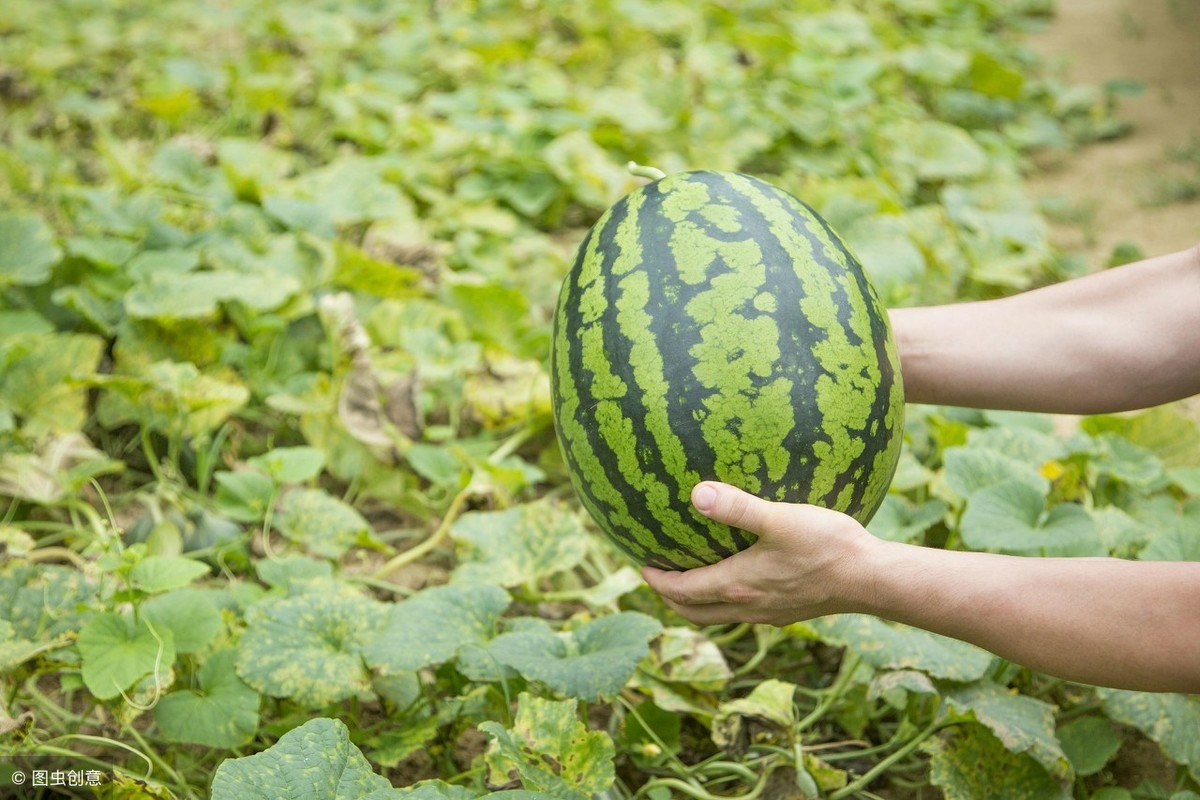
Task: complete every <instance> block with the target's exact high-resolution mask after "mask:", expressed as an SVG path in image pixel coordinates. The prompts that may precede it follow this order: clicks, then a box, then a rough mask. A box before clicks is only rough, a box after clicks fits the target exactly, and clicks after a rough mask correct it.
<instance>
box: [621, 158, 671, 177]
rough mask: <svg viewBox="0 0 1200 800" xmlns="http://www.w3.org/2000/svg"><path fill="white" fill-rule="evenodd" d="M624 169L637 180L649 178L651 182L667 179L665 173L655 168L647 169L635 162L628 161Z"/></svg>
mask: <svg viewBox="0 0 1200 800" xmlns="http://www.w3.org/2000/svg"><path fill="white" fill-rule="evenodd" d="M625 169H627V170H629V174H630V175H636V176H638V177H639V178H649V179H650V180H652V181H660V180H662V179H663V178H665V177H667V173H665V172H663V171H662V170H661V169H658V168H656V167H647V166H645V165H643V164H639V163H637V162H636V161H630V162H629V163H628V164H626V165H625Z"/></svg>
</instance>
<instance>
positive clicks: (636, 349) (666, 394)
mask: <svg viewBox="0 0 1200 800" xmlns="http://www.w3.org/2000/svg"><path fill="white" fill-rule="evenodd" d="M701 188H703V187H701ZM686 194H688V193H687V192H685V191H679V192H673V193H672V194H670V195H668V200H670V199H674V198H677V197H678V196H679V195H686ZM644 199H645V197H644V193H639V194H638V195H637V196H636V204H633V203H631V207H630V211H629V214H628V216H627V217H626V218H625V219H624V220H622V222H621V225H620V227H618V229H617V233H616V241H617V242H618V243H619V245H620V250H619V252H618V254H617V257H616V259H615V260H614V262H613V265H612V272H613V274H614V275H620V276H622V277H621V278H620V282H619V284H618V287H619V289H620V294H619V296H618V298H617V301H616V315H615V316H616V320H615V323H616V325H617V327H618V328H619V329H620V330H621V331H622V332H623V333H624V334H625V335H626V337H627V338H628V339H629V340H630V341H631V345H630V351H629V366H630V368H631V369H632V370H633V375H634V381H635V383H636V385H637V390H638V391H639V392H641V412H642V413H643V414H644V418H643V424H644V425H645V427H646V430H647V431H648V432H649V433H650V435H651V437H652V438H653V440H654V447H653V448H650V447H647V448H645V451H646V452H639V450H640V449H642V448H641V447H639V443H638V442H637V441H636V439H635V437H634V434H633V432H632V428H631V423H630V421H629V420H626V419H623V418H621V419H617V418H613V419H610V420H606V421H602V423H601V428H600V430H601V434H602V435H603V436H604V438H605V440H606V441H608V442H612V443H614V444H617V443H620V442H628V443H629V447H628V448H626V449H621V448H620V447H619V445H618V446H617V447H614V450H616V455H617V459H618V463H619V464H620V466H621V471H622V473H624V475H625V479H626V480H627V481H628V482H629V483H630V485H631V486H633V487H634V489H636V490H637V491H638V492H640V493H641V501H642V502H644V503H645V504H646V507H647V509H648V510H649V512H650V514H651V516H652V517H653V518H654V519H655V520H657V521H658V522H659V523H660V524H661V525H662V526H663V528H664V531H663V532H664V533H665V534H666V535H667V536H668V537H669V538H670V539H671V540H673V541H674V542H676V543H677V548H676V551H677V553H679V554H680V555H686V554H687V553H689V552H692V553H696V554H697V555H703V554H704V553H707V552H710V550H711V547H710V545H709V543H708V541H707V540H706V539H705V538H704V536H703V535H702V534H700V533H698V532H697V529H698V528H699V527H700V526H701V525H705V526H707V525H710V524H711V523H710V522H709V521H708V520H705V519H703V518H702V517H699V516H693V515H689V516H687V517H684V516H682V515H681V514H680V513H679V510H678V509H679V508H680V504H684V507H690V505H689V502H690V501H689V496H690V494H691V487H692V486H693V485H695V484H696V483H697V482H699V480H700V476H699V475H698V474H697V473H695V472H694V471H692V470H690V469H688V464H687V455H686V453H685V452H684V449H683V443H682V442H680V441H679V437H677V436H676V435H675V433H674V431H673V430H672V429H671V420H670V413H669V408H670V405H671V401H672V393H671V391H670V390H671V387H670V385H669V384H668V382H667V379H666V374H665V369H664V365H663V358H662V350H661V347H662V346H663V343H660V342H658V341H657V340H656V339H655V338H654V337H653V336H652V335H651V334H650V332H649V330H650V325H651V323H652V322H653V320H652V318H651V315H650V313H649V311H648V310H647V307H648V306H649V303H650V277H649V272H648V270H649V269H651V268H654V269H660V270H666V269H668V268H669V267H668V265H655V266H654V267H649V266H648V265H647V264H646V263H645V261H644V254H643V252H642V244H641V239H640V236H639V234H640V232H641V230H642V227H643V225H645V224H648V223H647V221H646V220H643V219H641V218H640V216H639V214H640V211H641V206H642V205H643V201H644ZM627 405H628V404H627ZM627 413H630V414H633V413H637V412H636V411H635V410H634V409H633V408H627ZM650 461H657V462H659V463H661V465H662V468H663V470H665V471H666V473H667V474H668V475H672V476H677V477H678V478H679V481H680V484H679V486H678V487H671V486H669V485H667V484H665V483H662V482H660V481H659V480H658V479H657V477H656V476H655V475H654V472H653V469H648V468H647V467H646V466H645V465H646V463H647V462H650ZM673 491H674V496H672V492H673ZM655 549H656V550H657V549H659V548H658V547H657V546H656V547H655ZM663 555H664V556H667V557H672V558H674V559H675V560H679V556H675V555H674V554H671V553H663Z"/></svg>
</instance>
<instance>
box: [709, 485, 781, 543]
mask: <svg viewBox="0 0 1200 800" xmlns="http://www.w3.org/2000/svg"><path fill="white" fill-rule="evenodd" d="M692 505H694V506H695V507H696V510H697V511H699V512H700V513H701V514H703V515H704V516H706V517H708V518H709V519H712V520H716V521H717V522H724V523H725V524H726V525H732V526H733V527H735V528H741V529H742V530H744V531H750V532H751V533H755V534H758V535H759V536H762V535H767V536H770V535H771V534H777V533H782V532H784V531H787V530H790V529H791V528H793V527H794V524H793V523H794V520H793V515H794V514H795V506H792V505H789V504H787V503H772V502H770V501H767V500H763V499H762V498H761V497H755V496H754V495H752V494H750V493H749V492H744V491H742V490H741V489H738V488H737V487H736V486H730V485H729V484H727V483H719V482H717V481H703V482H701V483H698V484H696V486H695V487H693V489H692Z"/></svg>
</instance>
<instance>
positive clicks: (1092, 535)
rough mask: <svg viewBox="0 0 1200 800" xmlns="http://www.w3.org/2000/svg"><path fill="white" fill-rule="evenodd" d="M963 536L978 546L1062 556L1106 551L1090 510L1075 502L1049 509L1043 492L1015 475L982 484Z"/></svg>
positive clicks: (964, 519)
mask: <svg viewBox="0 0 1200 800" xmlns="http://www.w3.org/2000/svg"><path fill="white" fill-rule="evenodd" d="M961 532H962V540H963V544H965V545H966V546H967V547H970V548H972V549H976V550H995V551H999V552H1002V553H1017V554H1026V555H1028V554H1034V555H1037V554H1044V555H1060V556H1067V555H1070V556H1096V555H1105V553H1104V548H1103V546H1102V545H1101V544H1100V537H1099V534H1098V533H1097V532H1096V525H1095V523H1094V522H1093V521H1092V518H1091V516H1089V515H1088V512H1087V511H1086V510H1085V509H1084V508H1083V507H1082V506H1079V505H1075V504H1073V503H1060V504H1059V505H1056V506H1054V507H1053V508H1051V509H1050V510H1049V511H1047V510H1046V498H1045V495H1044V494H1043V493H1042V492H1039V491H1038V490H1037V489H1036V488H1034V487H1033V486H1031V485H1029V484H1028V483H1026V482H1025V481H1023V480H1019V479H1016V480H1014V479H1010V480H1007V481H1004V482H1002V483H998V484H996V485H994V486H989V487H988V488H986V489H981V490H979V491H977V492H975V493H974V494H972V495H971V496H970V498H969V499H968V500H967V510H966V512H965V513H964V514H963V517H962V531H961Z"/></svg>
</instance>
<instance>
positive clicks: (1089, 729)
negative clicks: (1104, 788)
mask: <svg viewBox="0 0 1200 800" xmlns="http://www.w3.org/2000/svg"><path fill="white" fill-rule="evenodd" d="M1057 735H1058V740H1059V742H1061V743H1062V749H1063V752H1064V753H1065V754H1066V756H1067V760H1069V761H1070V762H1071V766H1072V767H1073V768H1074V769H1075V774H1076V775H1079V776H1087V775H1095V774H1096V773H1097V772H1099V771H1100V770H1102V769H1103V768H1104V765H1105V764H1107V763H1108V762H1109V760H1110V759H1111V758H1112V757H1113V756H1115V755H1116V754H1117V751H1118V750H1120V749H1121V737H1119V736H1118V735H1117V734H1116V733H1115V732H1114V731H1113V725H1112V723H1111V722H1109V721H1108V720H1106V719H1104V718H1103V717H1093V716H1087V717H1078V718H1076V719H1073V720H1071V721H1070V722H1068V723H1067V724H1065V725H1063V726H1062V727H1060V728H1059V729H1058V734H1057Z"/></svg>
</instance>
